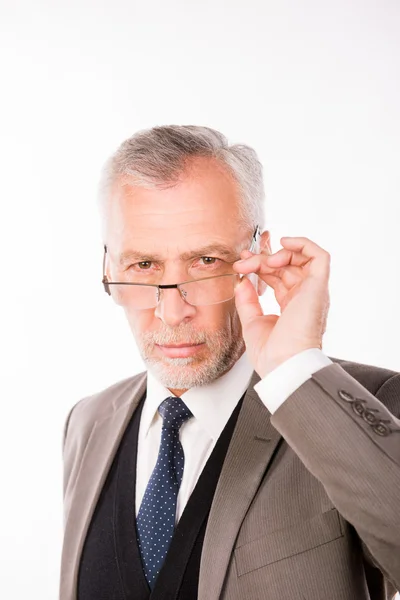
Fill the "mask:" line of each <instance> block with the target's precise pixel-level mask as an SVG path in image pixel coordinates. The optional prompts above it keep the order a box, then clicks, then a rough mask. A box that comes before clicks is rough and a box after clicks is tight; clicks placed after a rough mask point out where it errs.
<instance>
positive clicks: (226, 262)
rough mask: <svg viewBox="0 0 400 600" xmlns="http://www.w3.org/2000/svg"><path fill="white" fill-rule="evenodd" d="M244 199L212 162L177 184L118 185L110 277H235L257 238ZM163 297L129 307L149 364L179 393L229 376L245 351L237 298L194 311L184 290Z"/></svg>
mask: <svg viewBox="0 0 400 600" xmlns="http://www.w3.org/2000/svg"><path fill="white" fill-rule="evenodd" d="M238 194H239V191H238V187H237V184H236V182H235V181H234V180H233V178H232V177H231V176H230V175H229V174H228V173H227V172H226V171H225V169H224V168H223V167H222V166H220V165H219V163H217V162H216V161H214V160H210V159H200V158H199V159H196V160H195V161H193V162H192V163H191V165H190V169H189V170H187V172H186V174H184V175H182V177H181V178H180V181H179V183H177V184H176V185H174V186H173V187H168V188H165V189H160V188H154V189H147V188H143V187H136V186H134V185H132V181H129V180H126V181H124V182H121V181H120V182H118V183H117V184H116V185H115V187H114V190H113V193H112V197H111V200H110V203H109V207H108V209H107V213H106V223H107V225H106V243H107V247H108V257H109V262H108V266H107V269H106V272H107V276H108V278H109V280H110V281H127V280H129V281H135V282H137V283H152V282H154V281H156V283H158V284H175V283H181V282H183V281H188V280H192V279H200V278H202V277H209V276H213V275H219V274H222V273H232V272H233V271H232V268H231V264H232V262H234V261H235V260H238V259H239V254H240V251H241V250H242V249H244V248H246V247H248V246H249V244H250V240H251V233H252V232H250V231H249V230H247V229H246V228H244V227H243V223H242V221H241V220H240V217H239V210H238V202H239V197H238ZM122 255H124V257H125V260H124V262H123V264H121V256H122ZM161 294H162V295H161V301H160V303H159V304H158V306H157V307H156V308H151V309H141V310H138V309H135V308H132V307H130V306H124V310H125V313H126V316H127V319H128V322H129V325H130V327H131V330H132V332H133V334H134V337H135V339H136V342H137V344H138V347H139V350H140V352H141V355H142V357H143V359H144V361H145V363H146V365H147V367H148V368H149V369H151V370H152V371H153V373H154V374H155V376H156V377H157V378H158V379H159V380H160V381H161V382H162V383H163V384H164V385H165V386H166V387H167V388H169V389H170V390H175V393H177V392H178V391H182V390H186V389H189V388H190V387H193V386H197V385H205V384H206V383H209V382H210V381H213V380H214V379H216V378H217V377H219V376H221V375H222V374H223V373H225V372H226V371H228V370H229V369H230V368H231V367H232V366H233V364H234V363H235V362H236V361H237V359H238V358H239V357H240V356H241V354H242V353H243V351H244V343H243V339H242V335H241V327H240V321H239V317H238V315H237V312H236V309H235V303H234V299H232V300H229V301H227V302H223V303H221V304H214V305H211V306H191V305H189V304H188V303H187V302H185V301H184V300H183V298H182V297H181V295H180V293H179V290H178V289H166V290H162V292H161Z"/></svg>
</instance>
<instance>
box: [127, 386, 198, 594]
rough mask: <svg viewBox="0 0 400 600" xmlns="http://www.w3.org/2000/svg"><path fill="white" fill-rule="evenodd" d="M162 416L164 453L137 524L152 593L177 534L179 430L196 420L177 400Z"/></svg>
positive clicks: (180, 459) (166, 403) (181, 456)
mask: <svg viewBox="0 0 400 600" xmlns="http://www.w3.org/2000/svg"><path fill="white" fill-rule="evenodd" d="M158 412H159V413H160V415H161V416H162V418H163V426H162V430H161V443H160V449H159V452H158V458H157V463H156V466H155V467H154V471H153V473H152V474H151V477H150V480H149V483H148V484H147V487H146V491H145V493H144V496H143V500H142V503H141V505H140V509H139V513H138V516H137V520H136V526H137V531H138V542H139V549H140V553H141V556H142V563H143V568H144V573H145V575H146V579H147V581H148V584H149V586H150V588H151V589H153V586H154V584H155V581H156V578H157V575H158V573H159V571H160V569H161V567H162V564H163V562H164V559H165V556H166V554H167V551H168V548H169V545H170V543H171V540H172V536H173V533H174V527H175V514H176V501H177V498H178V491H179V487H180V485H181V482H182V476H183V465H184V461H185V459H184V454H183V448H182V444H181V442H180V441H179V429H180V427H181V426H182V424H183V423H184V422H185V421H187V420H188V419H190V417H192V416H193V415H192V413H191V412H190V410H189V409H188V407H187V406H186V405H185V403H184V402H183V401H182V400H181V399H180V398H176V397H173V396H172V397H170V398H167V399H166V400H164V402H162V403H161V404H160V406H159V408H158Z"/></svg>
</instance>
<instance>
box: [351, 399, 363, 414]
mask: <svg viewBox="0 0 400 600" xmlns="http://www.w3.org/2000/svg"><path fill="white" fill-rule="evenodd" d="M352 408H353V410H354V412H355V413H356V414H357V415H359V416H360V417H364V412H365V411H364V406H363V403H362V402H360V401H359V400H355V402H353V404H352Z"/></svg>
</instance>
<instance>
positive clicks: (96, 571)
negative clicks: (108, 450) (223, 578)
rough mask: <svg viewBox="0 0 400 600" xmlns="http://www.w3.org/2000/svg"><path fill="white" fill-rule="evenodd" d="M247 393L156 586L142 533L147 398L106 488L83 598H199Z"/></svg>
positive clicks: (88, 544)
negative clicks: (215, 505)
mask: <svg viewBox="0 0 400 600" xmlns="http://www.w3.org/2000/svg"><path fill="white" fill-rule="evenodd" d="M242 401H243V397H242V398H241V400H240V401H239V403H238V405H237V406H236V408H235V410H234V411H233V413H232V415H231V417H230V419H229V421H228V423H227V424H226V426H225V428H224V430H223V432H222V434H221V435H220V437H219V439H218V441H217V443H216V445H215V447H214V450H213V452H212V453H211V455H210V457H209V459H208V461H207V463H206V465H205V467H204V469H203V471H202V473H201V475H200V477H199V479H198V481H197V485H196V487H195V488H194V490H193V492H192V494H191V496H190V498H189V501H188V502H187V504H186V506H185V509H184V511H183V513H182V516H181V518H180V520H179V522H178V524H177V527H176V529H175V531H174V535H173V538H172V541H171V545H170V547H169V550H168V553H167V556H166V559H165V562H164V564H163V566H162V568H161V571H160V573H159V575H158V578H157V581H156V584H155V587H154V588H153V590H152V592H150V588H149V586H148V584H147V581H146V579H145V576H144V572H143V567H142V561H141V557H140V552H139V547H138V543H137V534H136V518H135V488H136V454H137V442H138V432H139V424H140V415H141V412H142V408H143V403H144V399H142V401H141V403H140V405H139V406H138V408H137V409H136V411H135V412H134V414H133V416H132V419H131V420H130V422H129V424H128V426H127V428H126V430H125V432H124V435H123V438H122V440H121V443H120V446H119V448H118V450H117V453H116V455H115V458H114V460H113V463H112V465H111V468H110V471H109V473H108V475H107V479H106V481H105V483H104V486H103V489H102V491H101V493H100V496H99V500H98V502H97V505H96V508H95V511H94V514H93V517H92V520H91V523H90V526H89V529H88V533H87V536H86V540H85V543H84V547H83V551H82V556H81V561H80V568H79V574H78V594H77V600H195V599H196V598H197V588H198V582H199V570H200V559H201V551H202V547H203V541H204V534H205V530H206V525H207V520H208V514H209V512H210V508H211V503H212V499H213V496H214V492H215V488H216V485H217V482H218V478H219V475H220V472H221V469H222V464H223V462H224V459H225V455H226V452H227V449H228V446H229V442H230V440H231V437H232V433H233V430H234V428H235V424H236V420H237V417H238V414H239V411H240V407H241V404H242Z"/></svg>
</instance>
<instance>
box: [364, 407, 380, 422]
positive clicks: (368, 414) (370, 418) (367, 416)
mask: <svg viewBox="0 0 400 600" xmlns="http://www.w3.org/2000/svg"><path fill="white" fill-rule="evenodd" d="M363 419H364V421H366V422H367V423H369V424H370V425H375V423H376V422H377V418H376V416H375V415H374V413H373V412H372V410H368V409H367V410H365V411H364V414H363Z"/></svg>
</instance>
